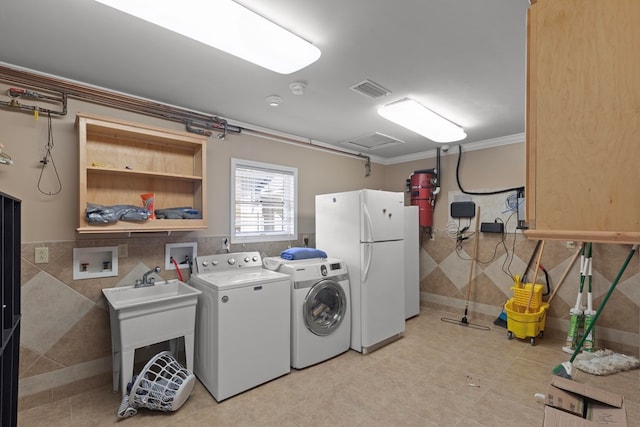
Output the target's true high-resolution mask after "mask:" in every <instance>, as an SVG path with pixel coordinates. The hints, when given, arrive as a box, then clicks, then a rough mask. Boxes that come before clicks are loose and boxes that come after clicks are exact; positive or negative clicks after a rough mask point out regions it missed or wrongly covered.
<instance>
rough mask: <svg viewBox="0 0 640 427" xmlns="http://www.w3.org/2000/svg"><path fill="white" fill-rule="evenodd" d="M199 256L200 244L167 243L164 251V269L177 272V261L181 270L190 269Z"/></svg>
mask: <svg viewBox="0 0 640 427" xmlns="http://www.w3.org/2000/svg"><path fill="white" fill-rule="evenodd" d="M197 256H198V243H196V242H187V243H167V244H166V245H165V250H164V269H165V270H175V269H176V266H175V264H174V263H173V261H172V259H175V260H176V262H177V263H178V267H179V268H181V269H182V268H189V267H190V266H191V264H192V263H193V260H194V259H195V257H197Z"/></svg>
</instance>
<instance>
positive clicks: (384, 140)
mask: <svg viewBox="0 0 640 427" xmlns="http://www.w3.org/2000/svg"><path fill="white" fill-rule="evenodd" d="M340 144H342V145H344V146H347V147H350V148H353V149H355V150H377V149H378V148H382V147H385V148H386V147H390V146H392V145H398V144H404V141H400V140H399V139H396V138H392V137H390V136H387V135H383V134H381V133H379V132H374V133H370V134H367V135H362V136H359V137H357V138H354V139H348V140H346V141H343V142H341V143H340Z"/></svg>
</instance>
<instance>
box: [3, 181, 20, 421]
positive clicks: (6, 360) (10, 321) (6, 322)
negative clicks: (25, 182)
mask: <svg viewBox="0 0 640 427" xmlns="http://www.w3.org/2000/svg"><path fill="white" fill-rule="evenodd" d="M0 223H1V228H0V285H1V286H0V287H1V288H2V319H1V320H0V321H1V322H2V348H1V349H0V405H1V406H0V425H2V426H3V427H4V426H7V427H9V426H15V425H17V419H18V418H17V415H18V367H19V366H18V365H19V363H18V362H19V356H20V227H21V202H20V200H18V199H16V198H14V197H11V196H9V195H6V194H3V193H0Z"/></svg>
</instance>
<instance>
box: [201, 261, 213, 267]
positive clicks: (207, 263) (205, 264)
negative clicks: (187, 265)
mask: <svg viewBox="0 0 640 427" xmlns="http://www.w3.org/2000/svg"><path fill="white" fill-rule="evenodd" d="M214 262H215V261H214ZM202 265H203V266H205V267H206V266H207V265H209V261H202Z"/></svg>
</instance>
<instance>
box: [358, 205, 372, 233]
mask: <svg viewBox="0 0 640 427" xmlns="http://www.w3.org/2000/svg"><path fill="white" fill-rule="evenodd" d="M362 215H363V217H364V218H363V226H364V229H363V230H362V231H363V232H364V234H363V235H362V236H361V238H362V241H363V242H371V241H373V222H371V215H369V209H368V208H367V204H366V203H363V204H362Z"/></svg>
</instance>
